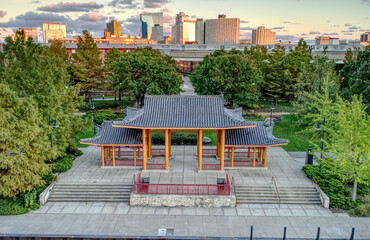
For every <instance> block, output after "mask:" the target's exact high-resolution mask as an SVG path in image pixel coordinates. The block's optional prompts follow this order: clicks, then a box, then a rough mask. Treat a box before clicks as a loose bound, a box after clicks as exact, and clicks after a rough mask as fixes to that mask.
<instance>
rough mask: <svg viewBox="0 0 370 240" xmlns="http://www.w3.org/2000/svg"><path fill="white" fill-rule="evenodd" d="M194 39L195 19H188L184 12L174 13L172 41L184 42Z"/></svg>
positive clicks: (176, 42)
mask: <svg viewBox="0 0 370 240" xmlns="http://www.w3.org/2000/svg"><path fill="white" fill-rule="evenodd" d="M194 41H195V21H194V20H189V16H188V15H186V14H185V13H184V12H180V13H179V14H177V15H176V24H175V26H173V27H172V43H175V44H184V43H186V42H194Z"/></svg>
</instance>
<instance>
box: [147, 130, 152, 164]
mask: <svg viewBox="0 0 370 240" xmlns="http://www.w3.org/2000/svg"><path fill="white" fill-rule="evenodd" d="M148 156H149V157H151V156H152V130H151V129H149V130H148Z"/></svg>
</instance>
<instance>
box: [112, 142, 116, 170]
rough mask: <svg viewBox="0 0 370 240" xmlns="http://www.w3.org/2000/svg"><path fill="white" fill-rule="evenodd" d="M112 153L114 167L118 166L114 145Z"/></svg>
mask: <svg viewBox="0 0 370 240" xmlns="http://www.w3.org/2000/svg"><path fill="white" fill-rule="evenodd" d="M112 155H113V167H115V166H116V158H115V154H114V146H112Z"/></svg>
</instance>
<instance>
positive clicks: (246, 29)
mask: <svg viewBox="0 0 370 240" xmlns="http://www.w3.org/2000/svg"><path fill="white" fill-rule="evenodd" d="M253 29H254V28H251V27H241V28H240V30H241V31H251V30H253Z"/></svg>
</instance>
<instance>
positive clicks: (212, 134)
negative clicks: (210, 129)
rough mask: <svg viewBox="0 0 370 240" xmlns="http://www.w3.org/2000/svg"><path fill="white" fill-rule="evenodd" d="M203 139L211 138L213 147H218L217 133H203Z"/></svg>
mask: <svg viewBox="0 0 370 240" xmlns="http://www.w3.org/2000/svg"><path fill="white" fill-rule="evenodd" d="M203 137H207V138H210V139H211V144H212V146H216V145H217V133H203Z"/></svg>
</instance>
